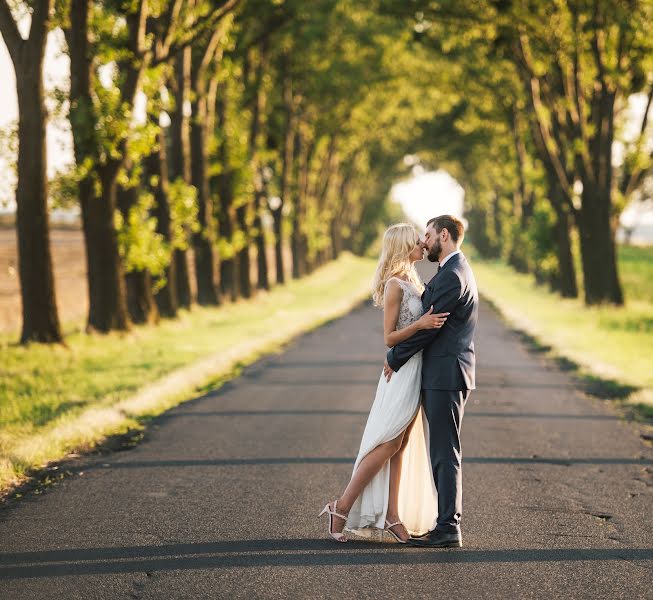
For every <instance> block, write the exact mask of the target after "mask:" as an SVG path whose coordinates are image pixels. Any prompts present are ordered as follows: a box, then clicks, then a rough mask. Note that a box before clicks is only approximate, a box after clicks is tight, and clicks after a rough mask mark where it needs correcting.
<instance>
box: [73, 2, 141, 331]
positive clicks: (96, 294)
mask: <svg viewBox="0 0 653 600" xmlns="http://www.w3.org/2000/svg"><path fill="white" fill-rule="evenodd" d="M88 13H89V0H72V3H71V8H70V28H69V29H66V31H65V34H66V41H67V42H68V48H69V52H70V73H71V77H70V124H71V129H72V134H73V146H74V151H75V160H76V163H77V164H78V165H82V164H84V162H85V161H87V160H88V159H91V160H92V161H93V175H90V176H87V177H86V178H85V179H83V180H82V181H80V183H79V200H80V206H81V211H82V224H83V229H84V245H85V249H86V269H87V278H88V292H89V314H88V329H89V330H97V331H101V332H108V331H110V330H112V329H118V330H127V329H129V326H130V323H129V317H128V313H127V300H126V292H125V283H124V278H123V269H122V264H121V260H120V255H119V252H118V239H117V234H116V230H115V226H114V212H115V208H116V176H117V174H118V170H119V167H120V161H116V160H111V159H109V161H108V162H107V163H105V164H100V160H99V157H98V145H99V144H98V142H97V140H96V134H95V124H96V123H97V118H96V116H95V110H94V104H93V97H92V94H91V88H92V84H91V74H92V62H91V61H92V52H91V48H90V43H89V40H88V38H89V36H88V16H89V15H88ZM96 179H97V180H96ZM98 183H99V185H100V187H101V189H102V192H101V194H100V196H99V197H98V195H97V193H96V188H97V184H98Z"/></svg>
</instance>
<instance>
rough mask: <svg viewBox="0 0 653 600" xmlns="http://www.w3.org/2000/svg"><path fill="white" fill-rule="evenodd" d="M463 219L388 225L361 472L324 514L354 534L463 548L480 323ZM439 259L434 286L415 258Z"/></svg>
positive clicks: (376, 296)
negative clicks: (379, 348) (464, 441)
mask: <svg viewBox="0 0 653 600" xmlns="http://www.w3.org/2000/svg"><path fill="white" fill-rule="evenodd" d="M464 233H465V228H464V226H463V223H462V222H461V221H460V219H458V218H456V217H454V216H451V215H442V216H439V217H436V218H434V219H431V220H430V221H429V222H428V223H427V226H426V232H425V234H424V239H423V240H422V239H420V237H419V235H418V233H417V231H416V230H415V228H414V227H413V226H412V225H407V224H405V223H399V224H397V225H393V226H391V227H390V228H389V229H388V230H387V231H386V232H385V234H384V237H383V249H382V251H381V257H380V259H379V263H378V266H377V269H376V274H375V276H374V283H373V300H374V304H375V305H376V306H378V307H382V308H383V335H384V341H385V344H386V345H387V346H388V347H389V348H390V350H389V351H388V353H387V357H386V361H385V364H384V367H383V372H382V373H381V376H380V378H379V384H378V386H377V389H376V396H375V398H374V403H373V404H372V408H371V409H370V414H369V417H368V419H367V424H366V426H365V431H364V433H363V439H362V441H361V446H360V450H359V452H358V457H357V459H356V463H355V465H354V471H353V474H352V477H351V480H350V481H349V484H348V485H347V487H346V488H345V490H344V492H342V494H341V495H340V496H339V497H338V498H337V499H336V500H334V501H332V502H329V503H328V504H327V505H326V506H325V507H324V509H323V510H322V512H321V513H320V515H319V516H322V515H323V514H326V515H328V517H329V525H328V527H329V534H330V535H331V537H332V538H333V539H335V540H336V541H338V542H346V541H347V537H346V535H345V533H343V531H344V530H345V528H346V529H347V530H349V531H352V532H354V533H358V534H361V535H366V534H369V528H378V529H384V530H386V531H388V532H389V533H390V534H391V535H392V536H393V537H394V538H395V539H396V541H397V542H399V543H402V544H410V545H412V546H428V547H438V548H447V547H460V546H462V535H461V529H460V521H461V517H462V454H461V446H460V431H461V425H462V419H463V413H464V411H465V403H466V402H467V399H468V398H469V394H470V391H471V390H473V389H475V356H474V342H473V339H474V331H475V329H476V323H477V321H478V291H477V289H476V281H475V279H474V274H473V273H472V269H471V267H470V266H469V263H468V262H467V259H466V258H465V256H464V255H463V253H462V252H461V251H460V246H461V244H462V241H463V237H464ZM425 253H426V257H427V258H428V260H429V261H431V262H438V263H439V265H440V267H439V269H438V272H437V273H436V274H435V276H434V277H433V278H432V279H431V281H429V283H428V284H426V286H424V285H423V284H422V282H421V280H420V278H419V276H418V274H417V271H416V269H415V263H416V262H417V261H420V260H422V259H423V258H424V254H425Z"/></svg>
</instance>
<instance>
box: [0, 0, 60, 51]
mask: <svg viewBox="0 0 653 600" xmlns="http://www.w3.org/2000/svg"><path fill="white" fill-rule="evenodd" d="M3 1H4V0H3ZM53 5H54V0H36V2H35V3H34V10H33V11H32V24H31V25H30V30H29V38H28V40H29V43H30V44H36V45H37V46H41V45H42V44H43V43H44V41H45V37H46V36H47V34H48V30H49V28H50V27H49V25H50V13H51V12H52V7H53Z"/></svg>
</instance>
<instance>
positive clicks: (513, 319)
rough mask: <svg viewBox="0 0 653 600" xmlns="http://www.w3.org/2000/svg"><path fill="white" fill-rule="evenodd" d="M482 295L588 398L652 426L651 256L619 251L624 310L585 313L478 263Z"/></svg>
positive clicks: (651, 251) (520, 277) (646, 251)
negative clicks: (608, 403) (613, 404)
mask: <svg viewBox="0 0 653 600" xmlns="http://www.w3.org/2000/svg"><path fill="white" fill-rule="evenodd" d="M473 267H474V273H475V274H476V279H477V282H478V286H479V289H480V291H481V293H482V295H483V296H484V297H485V298H486V299H487V300H489V301H490V302H491V303H492V304H493V305H494V306H495V307H496V309H497V310H498V311H499V312H500V313H501V314H502V315H503V316H504V317H505V318H506V319H507V320H508V321H509V322H510V323H511V324H512V325H513V326H514V327H515V328H516V329H517V330H519V331H520V332H522V333H523V334H525V336H526V337H527V341H529V342H530V344H531V346H532V347H534V348H536V349H538V351H540V352H544V353H546V354H548V355H549V356H551V357H553V358H554V359H555V360H556V361H557V362H558V364H559V365H560V366H561V367H562V368H564V369H566V370H573V371H574V375H575V376H576V377H577V378H578V379H579V380H580V381H581V382H582V383H583V387H584V388H585V390H586V391H587V392H588V393H590V394H592V395H594V396H598V397H601V398H606V399H612V400H617V401H619V402H620V403H621V404H622V406H623V407H624V408H625V409H626V410H627V412H628V413H630V416H631V417H633V418H636V419H640V420H647V421H649V422H650V421H653V362H652V359H651V357H652V356H653V283H652V282H653V248H634V247H628V248H621V249H620V253H619V267H620V273H621V276H622V281H623V284H624V289H625V293H626V298H627V303H626V306H625V307H623V308H614V307H609V306H600V307H592V308H588V307H586V306H585V305H584V304H583V302H582V300H579V299H578V300H571V299H564V298H560V296H558V295H557V294H554V293H551V292H549V291H548V289H546V288H544V287H541V286H537V285H536V284H535V281H534V279H533V277H532V276H530V275H524V274H520V273H517V272H515V271H514V270H513V269H512V268H510V267H509V266H507V265H506V264H504V263H502V262H499V261H485V260H481V259H479V258H478V256H475V257H474V262H473Z"/></svg>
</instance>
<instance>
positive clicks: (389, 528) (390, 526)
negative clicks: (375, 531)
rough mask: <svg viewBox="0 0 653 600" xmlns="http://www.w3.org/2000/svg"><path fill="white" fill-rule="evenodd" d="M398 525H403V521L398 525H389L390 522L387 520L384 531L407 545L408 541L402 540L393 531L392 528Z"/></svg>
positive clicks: (397, 523)
mask: <svg viewBox="0 0 653 600" xmlns="http://www.w3.org/2000/svg"><path fill="white" fill-rule="evenodd" d="M396 525H403V523H402V522H401V521H397V522H396V523H388V520H387V519H386V521H385V527H384V530H385V531H387V532H388V533H389V534H390V535H391V536H392V537H393V538H394V539H395V540H397V542H398V543H400V544H405V543H406V540H402V539H401V538H400V537H399V536H398V535H397V534H396V533H395V532H394V531H392V528H393V527H395V526H396Z"/></svg>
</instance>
